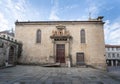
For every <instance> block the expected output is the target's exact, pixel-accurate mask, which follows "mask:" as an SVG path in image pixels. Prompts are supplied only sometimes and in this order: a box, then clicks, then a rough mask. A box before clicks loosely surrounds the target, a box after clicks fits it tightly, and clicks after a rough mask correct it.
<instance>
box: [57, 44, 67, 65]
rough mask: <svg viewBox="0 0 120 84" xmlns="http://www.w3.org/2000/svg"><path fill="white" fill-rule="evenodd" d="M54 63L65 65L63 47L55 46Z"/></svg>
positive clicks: (60, 45)
mask: <svg viewBox="0 0 120 84" xmlns="http://www.w3.org/2000/svg"><path fill="white" fill-rule="evenodd" d="M56 62H59V63H65V45H64V44H57V46H56Z"/></svg>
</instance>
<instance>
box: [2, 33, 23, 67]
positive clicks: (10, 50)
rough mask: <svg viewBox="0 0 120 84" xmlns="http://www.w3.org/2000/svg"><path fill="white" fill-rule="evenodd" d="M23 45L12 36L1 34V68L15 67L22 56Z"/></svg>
mask: <svg viewBox="0 0 120 84" xmlns="http://www.w3.org/2000/svg"><path fill="white" fill-rule="evenodd" d="M21 50H22V44H21V43H19V42H17V40H15V38H14V37H13V36H11V35H8V34H6V33H5V34H4V33H1V34H0V67H3V66H6V67H7V66H14V65H16V63H17V61H18V60H17V59H18V57H19V56H20V55H21Z"/></svg>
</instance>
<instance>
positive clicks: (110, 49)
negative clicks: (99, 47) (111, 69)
mask: <svg viewBox="0 0 120 84" xmlns="http://www.w3.org/2000/svg"><path fill="white" fill-rule="evenodd" d="M105 48H106V63H107V65H108V66H120V45H105Z"/></svg>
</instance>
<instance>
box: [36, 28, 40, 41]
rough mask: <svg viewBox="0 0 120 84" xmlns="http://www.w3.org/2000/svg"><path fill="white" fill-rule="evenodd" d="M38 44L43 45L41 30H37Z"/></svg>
mask: <svg viewBox="0 0 120 84" xmlns="http://www.w3.org/2000/svg"><path fill="white" fill-rule="evenodd" d="M36 43H41V30H37V33H36Z"/></svg>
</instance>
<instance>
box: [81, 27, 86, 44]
mask: <svg viewBox="0 0 120 84" xmlns="http://www.w3.org/2000/svg"><path fill="white" fill-rule="evenodd" d="M80 37H81V38H80V40H81V43H86V42H85V30H84V29H82V30H81V31H80Z"/></svg>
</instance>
